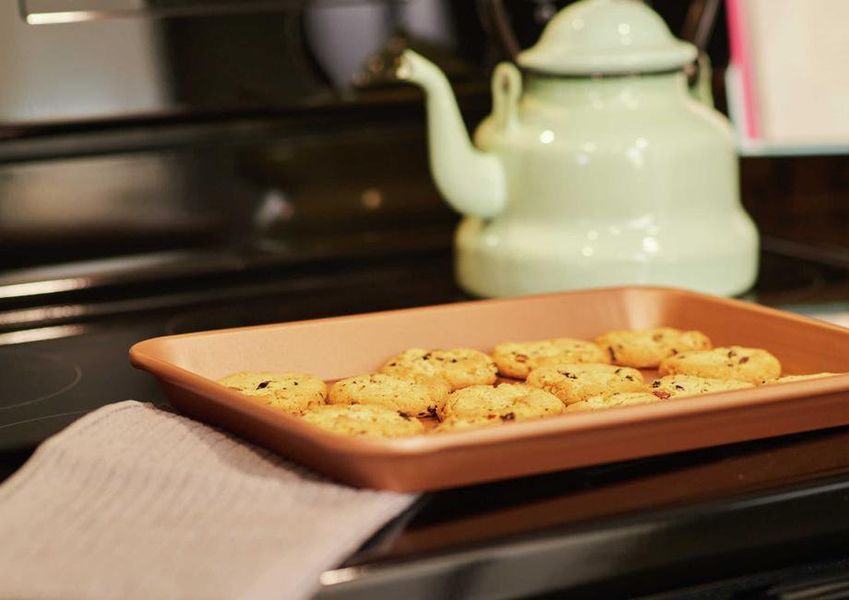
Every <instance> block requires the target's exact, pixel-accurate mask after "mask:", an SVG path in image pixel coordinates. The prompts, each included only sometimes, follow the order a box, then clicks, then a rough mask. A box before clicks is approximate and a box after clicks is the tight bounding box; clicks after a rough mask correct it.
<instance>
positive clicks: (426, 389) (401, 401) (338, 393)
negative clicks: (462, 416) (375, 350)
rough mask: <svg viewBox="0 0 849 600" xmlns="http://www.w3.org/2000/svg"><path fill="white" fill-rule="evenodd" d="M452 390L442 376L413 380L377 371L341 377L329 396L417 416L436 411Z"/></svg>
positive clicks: (333, 399)
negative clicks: (440, 377) (369, 373)
mask: <svg viewBox="0 0 849 600" xmlns="http://www.w3.org/2000/svg"><path fill="white" fill-rule="evenodd" d="M448 392H449V388H448V383H447V382H445V381H443V380H441V379H431V380H425V379H422V380H420V381H412V380H410V379H399V378H398V377H393V376H392V375H386V374H385V373H375V374H373V375H359V376H357V377H349V378H348V379H341V380H339V381H337V382H336V383H334V384H333V386H332V387H331V388H330V394H329V395H328V398H327V399H328V402H330V403H331V404H376V405H380V406H385V407H386V408H389V409H392V410H396V411H400V412H402V413H404V414H406V415H410V416H413V417H427V416H434V415H436V413H437V411H438V410H439V409H440V408H441V407H442V405H443V403H444V402H445V397H446V396H447V395H448Z"/></svg>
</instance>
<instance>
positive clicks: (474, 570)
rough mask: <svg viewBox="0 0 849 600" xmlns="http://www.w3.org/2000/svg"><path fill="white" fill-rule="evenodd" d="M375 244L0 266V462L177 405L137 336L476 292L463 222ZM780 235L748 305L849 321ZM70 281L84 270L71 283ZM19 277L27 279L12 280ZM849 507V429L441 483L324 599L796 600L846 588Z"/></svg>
mask: <svg viewBox="0 0 849 600" xmlns="http://www.w3.org/2000/svg"><path fill="white" fill-rule="evenodd" d="M370 240H371V243H363V241H362V240H360V242H359V243H357V244H351V245H350V246H349V247H347V249H346V250H345V251H340V248H338V247H337V248H331V249H325V250H326V251H324V252H319V251H315V249H312V250H310V251H303V252H301V253H299V254H297V253H296V255H293V253H292V252H291V249H289V250H287V251H285V252H284V251H281V250H280V249H279V248H276V249H275V248H274V247H269V246H268V244H264V245H263V244H259V245H253V246H241V247H233V248H230V249H219V250H216V251H215V252H208V251H192V253H189V254H178V255H174V254H169V255H161V256H155V255H151V256H150V257H148V259H149V260H148V262H147V263H145V264H148V263H149V264H155V265H157V266H156V268H155V269H153V271H152V272H150V271H148V270H146V269H141V270H140V271H138V272H137V273H136V275H135V276H133V277H128V276H126V274H125V275H124V276H122V277H117V276H115V274H114V273H111V272H110V271H109V269H103V268H102V265H99V267H98V268H99V271H98V272H99V273H100V274H101V275H100V278H97V277H88V278H84V277H75V275H74V274H75V273H76V274H77V275H79V272H81V271H80V270H81V269H82V270H85V269H84V265H82V264H81V265H77V266H74V267H68V269H69V270H66V271H65V272H55V273H51V274H50V275H49V276H47V277H42V279H41V280H40V281H39V282H37V283H39V284H40V285H41V286H42V287H41V288H40V289H38V288H37V286H36V288H33V287H30V288H21V287H17V288H13V287H11V286H21V285H24V284H29V285H30V286H32V285H34V284H35V283H36V282H35V280H34V279H30V280H27V279H26V278H22V277H21V276H20V274H18V276H17V280H15V281H12V280H10V279H8V278H7V279H0V297H2V304H0V306H2V310H0V374H2V375H3V377H2V378H0V382H2V383H0V391H2V393H0V467H2V472H3V474H4V475H9V474H11V473H12V472H14V470H16V469H17V468H18V467H19V466H20V465H21V464H22V463H23V462H24V461H25V460H26V458H27V457H28V456H29V454H30V453H31V452H32V450H33V448H34V447H35V446H36V445H37V444H38V443H39V442H40V441H42V440H43V439H44V438H46V437H47V436H49V435H51V434H53V433H55V432H56V431H59V430H60V429H62V428H63V427H65V426H66V425H67V424H68V423H70V422H72V421H73V420H74V419H76V418H78V417H79V416H81V415H83V414H85V413H86V412H88V411H90V410H93V409H96V408H97V407H99V406H102V405H104V404H107V403H110V402H116V401H120V400H124V399H128V398H133V399H136V400H141V401H147V402H152V403H155V404H161V405H167V401H166V400H165V398H164V397H163V396H162V395H161V394H160V392H159V391H158V389H157V388H156V386H155V383H154V381H153V379H152V378H151V377H149V376H148V375H146V374H144V373H141V372H138V371H135V370H133V369H132V368H131V367H130V366H129V364H128V362H127V349H128V348H129V347H130V346H131V345H132V344H133V343H135V342H136V341H139V340H142V339H145V338H149V337H153V336H158V335H167V334H174V333H185V332H191V331H199V330H204V329H212V328H220V327H233V326H243V325H253V324H261V323H272V322H280V321H290V320H296V319H304V318H314V317H320V316H330V315H341V314H352V313H357V312H366V311H374V310H385V309H392V308H402V307H409V306H417V305H419V306H420V305H427V304H434V303H444V302H454V301H459V300H466V299H468V298H467V297H466V296H465V295H464V294H463V293H462V292H461V291H460V290H459V289H458V288H457V287H456V285H455V284H454V282H453V277H452V265H451V252H450V227H442V228H434V229H433V230H431V231H425V230H419V231H417V232H416V233H409V234H408V235H402V236H390V237H387V238H384V239H379V240H378V239H376V238H374V237H372V238H370ZM336 243H337V244H338V243H340V242H339V241H338V240H337V242H336ZM355 248H356V249H358V250H355ZM765 248H766V249H765V251H764V253H763V257H762V269H761V277H760V280H759V281H758V284H757V286H756V287H755V289H754V290H753V291H752V292H750V293H749V294H747V295H746V296H745V298H746V299H748V300H751V301H756V302H760V303H763V304H767V305H772V306H779V307H782V308H787V309H790V310H796V311H797V312H804V313H807V314H813V315H816V316H819V317H820V318H826V319H829V320H832V321H837V322H842V321H843V320H844V319H847V318H849V303H846V302H844V301H843V300H842V299H845V298H849V260H847V261H846V262H844V259H843V258H842V257H841V256H837V255H830V256H827V257H819V258H817V257H815V256H813V255H811V253H810V252H809V253H808V254H806V253H805V248H802V247H797V246H794V245H793V244H787V243H785V242H781V241H778V240H766V241H765ZM183 264H185V265H192V269H191V270H190V273H191V274H188V273H189V271H186V270H183V269H181V268H180V265H183ZM204 265H206V267H204ZM74 269H76V270H77V271H74ZM90 270H91V269H90V268H89V271H90ZM42 275H43V274H42ZM75 279H79V280H80V281H85V283H84V284H82V285H78V286H71V285H64V286H63V285H62V284H61V282H68V281H74V280H75ZM65 288H67V289H65ZM21 289H28V290H29V291H30V292H32V293H30V294H28V295H21V294H20V293H19V294H18V295H17V296H15V295H14V294H12V293H11V292H12V291H15V290H17V291H18V292H20V291H21ZM51 290H54V291H51ZM846 514H849V428H836V429H831V430H826V431H819V432H811V433H804V434H798V435H792V436H786V437H781V438H774V439H768V440H759V441H755V442H749V443H744V444H734V445H728V446H722V447H717V448H711V449H704V450H697V451H692V452H684V453H678V454H673V455H667V456H662V457H653V458H647V459H641V460H635V461H628V462H623V463H615V464H610V465H603V466H599V467H592V468H587V469H580V470H573V471H567V472H560V473H553V474H547V475H540V476H535V477H528V478H524V479H518V480H511V481H506V482H498V483H489V484H484V485H478V486H473V487H467V488H460V489H454V490H448V491H443V492H438V493H433V494H426V495H424V496H423V497H422V498H421V499H420V500H419V501H418V502H417V503H416V505H414V506H413V507H412V508H411V509H410V510H408V511H407V512H406V513H405V514H404V515H402V516H401V517H400V518H399V519H397V520H396V521H394V522H392V523H390V524H389V525H387V526H386V527H385V528H384V529H383V530H382V531H381V532H379V533H378V534H377V535H376V536H375V537H374V538H373V539H372V540H370V541H369V542H368V543H367V544H366V545H364V546H363V547H362V548H361V549H360V550H359V551H358V552H356V553H355V554H354V555H353V556H351V557H349V558H348V560H347V561H346V562H345V563H344V564H343V565H340V566H339V568H337V569H333V570H331V571H328V572H326V573H325V574H324V575H323V577H322V584H323V587H322V591H321V593H320V594H319V597H321V598H328V599H329V598H338V599H349V598H350V599H353V598H396V597H405V598H423V599H424V598H446V597H456V598H512V597H560V596H561V595H562V594H567V593H568V595H569V597H576V598H580V597H594V598H598V597H626V596H627V597H637V596H646V597H663V595H664V594H673V595H674V596H675V597H692V598H716V597H737V596H738V595H739V596H742V595H745V594H750V596H749V597H751V594H755V597H757V594H766V595H768V594H778V595H777V596H775V597H781V594H784V593H785V592H786V590H791V592H793V590H798V589H804V590H806V589H808V588H807V587H803V588H799V587H798V586H796V584H795V582H796V580H797V579H801V580H803V581H804V582H810V581H814V582H816V585H826V584H821V583H820V579H821V578H826V583H827V585H839V584H840V581H838V583H837V584H834V583H833V582H832V581H831V580H830V579H828V578H829V577H832V576H834V574H836V573H837V574H839V573H841V572H843V571H846V572H849V554H847V551H846V548H847V541H849V519H847V518H845V517H841V515H846ZM804 585H808V583H805V584H804ZM788 586H789V587H788ZM794 586H795V587H794ZM787 593H790V592H787ZM793 593H795V592H793Z"/></svg>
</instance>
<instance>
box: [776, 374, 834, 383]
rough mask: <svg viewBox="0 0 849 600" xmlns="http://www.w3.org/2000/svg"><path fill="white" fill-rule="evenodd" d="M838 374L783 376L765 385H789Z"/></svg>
mask: <svg viewBox="0 0 849 600" xmlns="http://www.w3.org/2000/svg"><path fill="white" fill-rule="evenodd" d="M833 375H840V373H812V374H810V375H785V376H784V377H779V378H778V379H775V380H773V381H767V383H791V382H793V381H806V380H808V379H820V378H821V377H832V376H833Z"/></svg>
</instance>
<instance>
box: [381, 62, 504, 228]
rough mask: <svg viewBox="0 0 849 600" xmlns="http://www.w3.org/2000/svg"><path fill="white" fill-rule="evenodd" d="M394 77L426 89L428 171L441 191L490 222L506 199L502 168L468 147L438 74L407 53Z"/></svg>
mask: <svg viewBox="0 0 849 600" xmlns="http://www.w3.org/2000/svg"><path fill="white" fill-rule="evenodd" d="M396 74H397V76H398V78H399V79H402V80H405V81H410V82H412V83H415V84H417V85H419V86H420V87H422V88H423V89H424V91H425V96H426V106H427V119H428V145H429V154H430V168H431V171H432V172H433V178H434V180H435V181H436V187H437V188H438V189H439V191H440V193H441V194H442V195H443V196H444V197H445V199H446V200H447V201H448V203H449V204H451V206H452V207H454V209H456V210H457V211H459V212H461V213H463V214H465V215H473V216H478V217H483V218H492V217H495V216H496V215H498V214H499V213H501V211H502V210H503V209H504V205H505V201H506V196H507V189H506V182H505V177H504V168H503V166H502V164H501V161H500V160H499V159H498V158H497V157H495V156H493V155H491V154H486V153H484V152H481V151H480V150H477V149H476V148H475V147H474V146H473V145H472V142H471V140H470V139H469V135H468V132H467V131H466V126H465V124H464V123H463V119H462V117H461V116H460V110H459V108H458V107H457V101H456V99H455V98H454V94H453V93H452V91H451V86H450V84H449V83H448V80H447V79H446V77H445V75H444V74H443V73H442V71H440V70H439V68H438V67H437V66H436V65H434V64H433V63H431V62H430V61H428V60H426V59H425V58H423V57H421V56H420V55H418V54H416V53H415V52H412V51H411V50H406V51H404V53H403V54H402V55H401V57H400V63H399V66H398V69H397V72H396Z"/></svg>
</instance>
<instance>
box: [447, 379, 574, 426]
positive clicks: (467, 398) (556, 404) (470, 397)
mask: <svg viewBox="0 0 849 600" xmlns="http://www.w3.org/2000/svg"><path fill="white" fill-rule="evenodd" d="M562 412H563V403H562V402H560V400H558V399H557V398H556V397H555V396H552V395H551V394H549V393H548V392H545V391H543V390H539V389H536V388H533V387H530V386H527V385H523V384H519V383H502V384H501V385H499V386H498V387H493V386H491V385H473V386H470V387H467V388H463V389H462V390H457V391H456V392H452V393H451V394H450V395H449V396H448V398H447V399H446V400H445V405H444V406H443V408H442V410H441V411H440V417H442V419H444V420H447V419H450V418H465V419H481V418H483V419H499V420H501V421H505V422H506V421H521V420H524V419H534V418H538V417H547V416H552V415H559V414H560V413H562Z"/></svg>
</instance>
